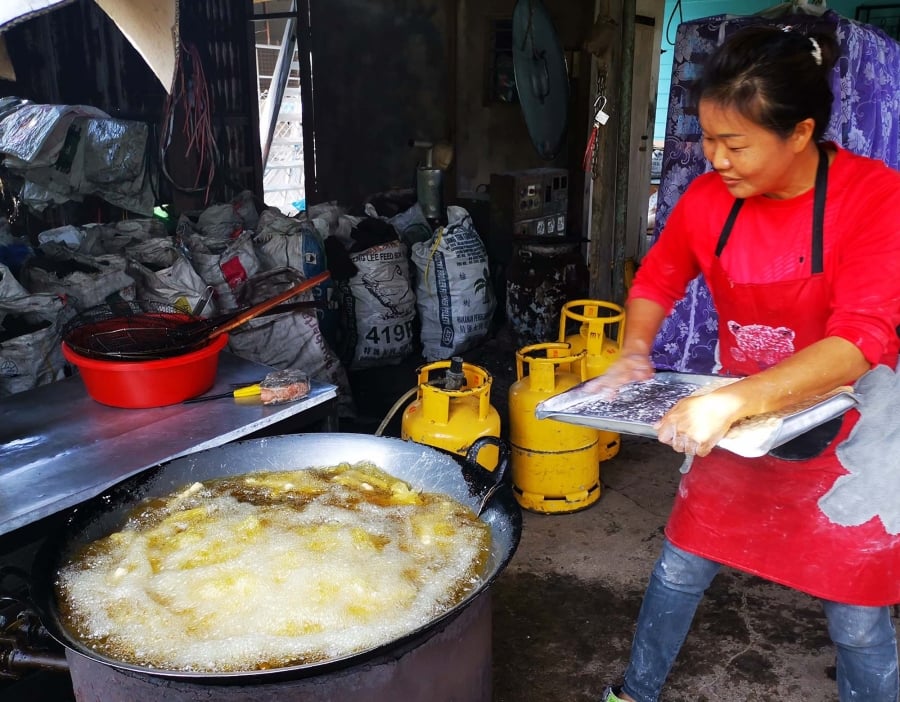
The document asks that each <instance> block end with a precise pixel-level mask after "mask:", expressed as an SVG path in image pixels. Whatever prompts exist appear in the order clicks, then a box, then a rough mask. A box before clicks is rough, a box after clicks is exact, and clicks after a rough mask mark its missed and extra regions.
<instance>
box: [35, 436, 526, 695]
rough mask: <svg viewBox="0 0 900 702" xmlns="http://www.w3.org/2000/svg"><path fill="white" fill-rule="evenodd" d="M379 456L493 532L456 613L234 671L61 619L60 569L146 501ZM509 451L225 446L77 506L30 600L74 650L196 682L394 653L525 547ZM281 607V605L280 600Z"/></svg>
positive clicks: (50, 548) (325, 443)
mask: <svg viewBox="0 0 900 702" xmlns="http://www.w3.org/2000/svg"><path fill="white" fill-rule="evenodd" d="M487 443H493V444H496V445H498V446H500V448H501V459H500V464H499V465H498V467H497V469H496V470H495V471H494V472H490V471H488V470H486V469H484V468H482V467H481V466H479V465H477V464H476V463H475V458H476V457H477V452H478V450H479V449H480V448H481V447H482V446H484V445H486V444H487ZM364 460H365V461H372V462H373V463H375V464H376V465H378V466H379V467H381V468H383V469H384V470H387V471H388V472H389V473H391V474H392V475H394V476H396V477H398V478H400V479H402V480H405V481H406V482H407V483H409V484H410V485H411V486H412V487H413V488H414V489H417V490H423V491H428V492H439V493H444V494H447V495H449V496H451V497H453V498H455V499H456V500H458V501H460V502H462V503H463V504H465V505H468V506H469V507H471V508H472V509H473V510H474V511H475V512H476V513H478V514H479V518H480V519H481V520H482V521H484V522H485V523H486V524H488V525H490V528H491V540H492V541H491V554H490V558H489V560H488V563H487V565H486V569H485V573H484V575H483V577H482V580H481V582H480V584H479V585H478V587H477V588H476V589H475V590H473V591H472V592H471V593H469V594H468V595H467V596H466V597H465V599H463V600H462V601H461V602H459V603H458V604H457V605H456V606H455V607H453V608H452V609H450V610H449V611H448V612H446V613H444V614H442V615H440V616H438V617H435V618H434V619H433V620H431V621H430V622H428V623H426V624H425V625H423V626H422V627H420V628H418V629H415V630H413V631H410V632H409V633H408V634H406V635H404V636H403V637H401V638H398V639H395V640H393V641H391V642H389V643H386V644H383V645H381V646H378V647H374V648H371V649H369V650H365V651H361V652H358V653H355V654H352V655H348V656H345V657H343V658H338V659H331V660H328V661H324V662H319V663H309V664H300V665H293V666H286V667H281V668H272V669H266V670H252V671H237V672H227V673H210V672H190V671H179V670H165V669H158V668H152V667H147V666H141V665H133V664H130V663H126V662H123V661H118V660H114V659H111V658H108V657H106V656H104V655H101V654H99V653H97V652H96V651H94V650H93V649H91V648H88V647H87V646H85V645H84V644H83V643H81V642H80V641H79V640H78V639H77V638H76V637H75V636H74V635H73V634H72V633H71V632H69V631H68V630H67V629H66V627H65V626H64V625H63V624H62V621H61V617H60V613H59V610H58V608H57V602H56V595H55V591H54V582H55V580H56V574H57V572H58V570H59V568H60V567H61V566H62V565H63V564H64V563H65V562H66V560H67V559H68V558H69V557H70V555H71V554H73V553H74V552H75V551H77V550H78V549H79V548H81V547H82V546H84V545H86V544H88V543H91V542H93V541H95V540H96V539H98V538H101V537H103V536H106V535H108V534H110V533H112V532H114V531H118V530H119V529H120V528H121V527H122V525H123V524H124V522H125V521H126V519H127V516H128V514H129V512H131V511H132V510H133V509H134V507H135V506H136V505H137V504H138V503H139V502H140V501H141V500H144V499H146V498H151V497H159V496H164V495H167V494H169V493H171V492H172V491H173V490H175V489H177V488H179V487H181V486H183V485H185V484H188V483H192V482H194V481H203V480H208V479H212V478H219V477H225V476H230V475H240V474H243V473H249V472H259V471H273V470H294V469H305V468H312V467H317V466H328V465H335V464H338V463H341V462H344V461H346V462H350V463H354V462H357V461H364ZM507 463H508V451H507V450H506V446H505V444H503V442H501V441H499V440H497V439H494V438H493V437H485V438H482V439H478V440H477V441H476V442H475V443H474V444H473V446H472V448H471V449H470V450H469V453H468V455H467V456H466V458H465V459H463V458H461V457H459V456H456V455H454V454H451V453H449V452H444V451H441V450H438V449H435V448H431V447H429V446H423V445H421V444H417V443H413V442H410V441H402V440H400V439H392V438H386V437H375V436H370V435H366V434H295V435H288V436H275V437H270V438H263V439H251V440H245V441H238V442H234V443H231V444H226V445H224V446H220V447H217V448H213V449H209V450H206V451H201V452H198V453H195V454H192V455H189V456H185V457H182V458H177V459H175V460H173V461H170V462H168V463H166V464H163V465H161V466H158V467H156V468H153V469H151V470H150V471H148V472H146V473H144V474H142V475H140V476H137V477H136V478H132V479H130V480H127V481H125V482H123V483H120V484H119V485H117V486H115V487H113V488H112V489H110V490H109V491H108V492H106V493H105V494H103V495H100V496H98V497H96V498H94V499H92V500H90V501H88V502H85V503H84V504H82V505H80V506H78V507H77V508H75V509H74V510H73V512H72V514H71V515H70V517H69V519H68V524H67V528H66V529H65V530H62V529H61V530H60V531H59V533H58V534H56V535H55V536H51V537H49V538H48V539H47V541H45V543H44V544H43V545H42V547H41V548H40V549H39V551H38V554H37V557H36V559H35V565H34V569H33V572H32V581H33V582H32V597H33V600H34V605H35V607H36V608H37V609H38V612H39V613H40V616H41V619H42V622H43V624H44V626H45V627H46V628H47V630H48V631H49V633H50V635H51V636H52V637H53V638H54V639H56V640H57V641H58V642H60V643H61V644H62V645H63V646H65V647H66V648H68V649H70V650H72V651H74V652H76V653H79V654H81V655H83V656H86V657H87V658H90V659H93V660H95V661H99V662H102V663H104V664H106V665H109V666H112V667H114V668H117V669H120V670H124V671H132V672H135V673H143V674H149V675H153V676H161V677H165V678H196V679H198V681H199V680H200V679H202V680H203V681H204V682H213V683H216V682H218V683H222V684H230V683H239V682H241V681H243V680H246V679H249V678H254V679H257V680H258V679H259V677H260V676H266V678H267V679H268V678H272V679H275V677H281V678H284V677H289V678H299V677H306V676H312V675H320V674H323V673H327V672H330V671H333V670H336V669H339V668H345V667H350V666H354V665H357V664H359V663H363V662H365V661H369V660H372V659H374V658H376V657H381V656H384V655H386V654H394V653H396V652H397V651H399V650H402V649H403V647H404V646H405V645H406V646H409V645H413V644H414V643H415V642H416V641H422V640H426V639H427V637H428V636H429V634H430V633H431V632H433V631H437V630H438V628H439V627H440V626H441V625H442V624H444V623H446V622H448V621H449V620H450V619H452V618H453V617H455V616H457V615H458V614H459V613H460V612H461V611H462V610H463V608H465V607H466V606H467V605H468V604H470V603H471V602H472V601H473V600H474V599H475V598H476V597H478V596H479V595H480V594H481V593H482V592H483V591H484V590H485V589H486V588H488V587H489V586H490V585H491V583H492V582H493V581H494V580H495V579H496V577H497V576H498V575H499V574H500V572H501V571H502V570H503V568H504V567H505V566H506V565H507V563H509V561H510V559H511V558H512V556H513V554H514V553H515V550H516V548H517V546H518V544H519V538H520V536H521V531H522V515H521V511H520V509H519V506H518V504H517V503H516V501H515V499H514V497H513V494H512V489H511V485H510V482H509V481H508V480H506V479H505V474H506V468H507ZM273 606H274V607H277V606H278V603H277V602H273Z"/></svg>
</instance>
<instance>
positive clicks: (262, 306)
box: [208, 271, 331, 339]
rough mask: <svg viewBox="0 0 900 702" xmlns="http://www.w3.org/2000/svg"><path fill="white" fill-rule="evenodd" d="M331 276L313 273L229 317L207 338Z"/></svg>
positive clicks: (232, 327) (211, 337)
mask: <svg viewBox="0 0 900 702" xmlns="http://www.w3.org/2000/svg"><path fill="white" fill-rule="evenodd" d="M330 277H331V273H330V272H329V271H323V272H322V273H319V274H318V275H314V276H313V277H312V278H308V279H307V280H303V281H301V282H299V283H297V284H296V285H295V286H293V287H291V288H288V289H287V290H285V291H284V292H283V293H280V294H278V295H276V296H275V297H273V298H270V299H268V300H264V301H263V302H260V303H259V304H256V305H253V307H248V308H247V309H246V310H244V311H243V312H241V313H240V314H239V315H237V316H235V317H234V319H230V320H228V321H227V322H225V323H224V324H223V325H222V326H220V327H216V329H215V330H214V331H212V332H211V333H210V334H209V337H208V338H209V339H215V338H216V337H217V336H220V335H221V334H224V333H225V332H228V331H231V330H232V329H234V328H236V327H239V326H241V325H242V324H243V323H244V322H248V321H250V320H251V319H253V318H254V317H258V316H259V315H261V314H262V313H263V312H268V311H269V310H270V309H272V308H273V307H275V306H277V305H280V304H281V303H282V302H285V301H287V300H290V299H291V298H292V297H294V296H295V295H299V294H300V293H302V292H304V291H305V290H309V289H310V288H314V287H316V286H317V285H318V284H319V283H324V282H325V281H326V280H328V279H329V278H330Z"/></svg>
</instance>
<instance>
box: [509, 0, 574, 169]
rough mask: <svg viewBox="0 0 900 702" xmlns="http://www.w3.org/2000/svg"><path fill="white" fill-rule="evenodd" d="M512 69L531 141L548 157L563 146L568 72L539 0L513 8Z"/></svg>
mask: <svg viewBox="0 0 900 702" xmlns="http://www.w3.org/2000/svg"><path fill="white" fill-rule="evenodd" d="M512 39H513V69H514V70H515V76H516V89H517V90H518V93H519V103H520V104H521V105H522V113H523V115H524V117H525V125H526V126H527V127H528V134H529V136H530V137H531V143H532V144H534V148H535V149H536V150H537V152H538V154H540V156H541V158H543V159H545V160H547V161H551V160H553V159H554V158H555V157H556V155H557V154H558V153H559V151H560V149H561V148H562V143H563V137H564V136H565V133H566V122H567V121H568V117H569V73H568V71H567V70H566V56H565V54H564V53H563V50H562V46H561V45H560V43H559V38H558V37H557V36H556V30H555V29H554V28H553V23H552V22H551V21H550V16H549V15H548V14H547V10H546V9H545V8H544V5H543V4H542V3H541V1H540V0H518V2H517V3H516V6H515V9H514V10H513V19H512Z"/></svg>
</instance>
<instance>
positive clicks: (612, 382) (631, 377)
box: [583, 353, 654, 401]
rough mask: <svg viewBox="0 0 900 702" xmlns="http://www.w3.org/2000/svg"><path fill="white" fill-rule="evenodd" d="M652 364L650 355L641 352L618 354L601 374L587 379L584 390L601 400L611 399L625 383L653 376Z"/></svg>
mask: <svg viewBox="0 0 900 702" xmlns="http://www.w3.org/2000/svg"><path fill="white" fill-rule="evenodd" d="M653 373H654V369H653V364H651V363H650V356H649V355H647V354H643V353H629V354H625V355H622V356H619V357H618V358H617V359H616V360H615V361H614V362H613V363H612V365H611V366H610V367H609V368H608V369H607V370H606V372H605V373H604V374H603V375H598V376H597V377H596V378H592V379H591V380H588V381H587V382H586V383H585V384H584V386H583V387H584V390H585V392H589V393H592V394H595V395H597V397H598V398H599V399H601V400H607V401H608V400H612V399H613V398H614V397H615V396H616V394H617V393H618V392H619V388H621V387H622V386H623V385H626V384H627V383H633V382H636V381H639V380H649V379H650V378H652V377H653Z"/></svg>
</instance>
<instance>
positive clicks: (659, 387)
mask: <svg viewBox="0 0 900 702" xmlns="http://www.w3.org/2000/svg"><path fill="white" fill-rule="evenodd" d="M736 380H738V378H726V377H723V376H718V375H701V374H694V373H669V372H660V373H657V374H656V375H655V376H654V377H653V379H652V380H648V381H645V382H640V383H629V384H628V385H626V386H623V387H622V388H621V389H620V390H619V394H618V396H617V397H616V398H615V399H613V400H610V401H608V402H607V401H603V400H598V399H597V398H596V395H593V394H592V393H590V392H587V391H585V389H584V383H582V384H580V385H576V386H575V387H573V388H571V389H569V390H566V391H565V392H562V393H560V394H558V395H554V396H553V397H549V398H547V399H546V400H544V401H543V402H540V403H538V405H537V407H536V408H535V416H536V417H537V418H538V419H548V418H550V419H556V420H559V421H561V422H568V423H570V424H580V425H583V426H589V427H593V428H595V429H603V430H606V431H612V432H616V433H619V434H634V435H637V436H648V437H652V438H656V430H655V429H654V428H653V425H654V424H655V423H656V422H658V421H659V420H660V419H662V417H663V415H664V414H665V413H666V412H668V411H669V409H671V407H672V406H673V405H674V404H675V403H676V402H678V400H680V399H681V398H683V397H687V396H688V395H691V394H693V393H695V392H697V391H698V390H700V389H701V388H705V387H708V386H710V385H714V384H715V385H727V384H728V383H732V382H735V381H736ZM856 404H857V399H856V396H855V395H854V394H853V392H851V389H850V388H848V387H844V388H839V389H838V390H836V391H834V392H832V393H829V394H828V395H827V396H824V397H822V398H821V399H819V400H817V401H815V402H814V403H812V404H809V403H807V404H806V405H804V406H802V407H797V408H796V409H794V410H791V409H788V410H786V411H781V412H778V413H771V414H763V415H759V416H757V417H751V418H747V419H744V420H741V421H740V422H737V423H736V424H735V425H734V426H733V427H732V428H731V429H730V430H729V431H728V433H727V434H726V435H725V436H724V437H723V438H722V440H721V441H719V443H718V446H720V447H721V448H723V449H726V450H728V451H731V452H732V453H736V454H738V455H739V456H745V457H747V458H755V457H757V456H762V455H764V454H766V453H768V452H769V451H771V450H772V449H773V448H775V447H777V446H781V444H783V443H785V442H787V441H790V440H791V439H793V438H795V437H797V436H799V435H800V434H802V433H804V432H805V431H807V430H809V429H812V428H813V427H816V426H818V425H820V424H823V423H825V422H827V421H828V420H830V419H833V418H835V417H838V416H840V415H842V414H843V413H844V412H846V411H847V410H848V409H851V408H852V407H855V406H856Z"/></svg>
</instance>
